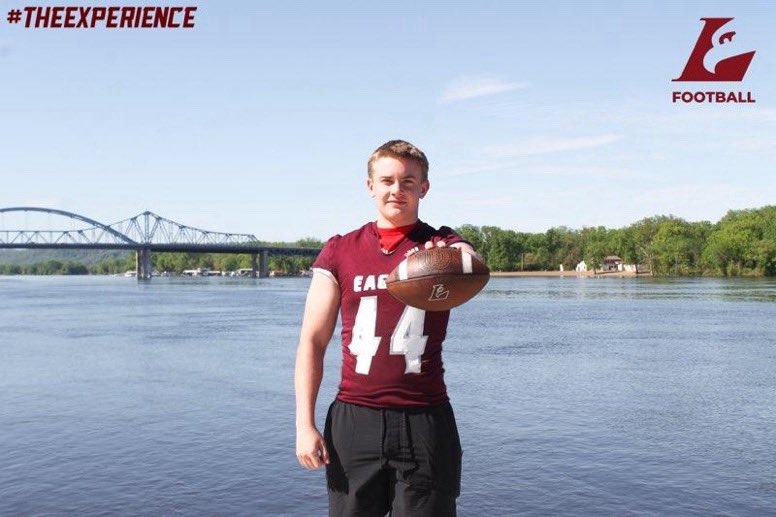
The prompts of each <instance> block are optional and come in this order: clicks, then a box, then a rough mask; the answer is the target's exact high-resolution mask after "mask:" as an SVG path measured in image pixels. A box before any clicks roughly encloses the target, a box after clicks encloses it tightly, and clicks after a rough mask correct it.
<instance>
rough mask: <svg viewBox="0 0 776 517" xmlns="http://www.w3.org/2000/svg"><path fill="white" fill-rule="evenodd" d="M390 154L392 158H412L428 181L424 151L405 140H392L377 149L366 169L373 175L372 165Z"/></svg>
mask: <svg viewBox="0 0 776 517" xmlns="http://www.w3.org/2000/svg"><path fill="white" fill-rule="evenodd" d="M386 156H390V157H391V158H396V159H404V160H410V161H413V162H415V163H417V164H418V165H419V166H420V177H421V179H422V180H423V181H428V159H427V158H426V155H425V154H423V151H421V150H420V149H418V148H417V147H415V146H414V145H412V144H411V143H409V142H407V141H405V140H390V141H388V142H385V143H384V144H383V145H381V146H380V147H378V148H377V149H375V151H374V152H373V153H372V155H371V156H370V157H369V161H368V162H367V166H366V170H367V173H368V174H369V177H370V178H371V177H372V166H373V165H374V163H375V162H376V161H377V160H378V159H379V158H384V157H386Z"/></svg>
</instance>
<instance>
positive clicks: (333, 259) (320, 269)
mask: <svg viewBox="0 0 776 517" xmlns="http://www.w3.org/2000/svg"><path fill="white" fill-rule="evenodd" d="M341 238H342V236H341V235H335V236H334V237H332V238H331V239H329V240H328V241H326V244H324V245H323V249H322V250H321V252H320V253H319V254H318V257H317V258H316V259H315V262H313V265H312V270H313V272H314V273H322V274H324V275H326V276H328V277H329V278H331V279H332V280H333V281H334V283H336V284H339V272H338V268H337V244H339V241H340V239H341Z"/></svg>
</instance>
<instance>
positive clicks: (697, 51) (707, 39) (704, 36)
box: [674, 18, 755, 82]
mask: <svg viewBox="0 0 776 517" xmlns="http://www.w3.org/2000/svg"><path fill="white" fill-rule="evenodd" d="M701 20H702V21H703V22H704V24H703V29H702V30H701V34H700V36H698V41H696V42H695V48H693V50H692V53H691V54H690V58H689V59H688V60H687V64H686V65H685V67H684V71H682V75H681V76H679V78H677V79H674V81H736V82H740V81H742V80H743V79H744V75H745V74H746V71H747V69H748V68H749V63H751V62H752V58H753V57H754V53H755V51H754V50H752V51H751V52H745V53H743V54H738V55H735V56H731V57H727V58H725V59H721V60H720V61H718V62H717V63H716V64H715V65H714V70H713V71H710V70H709V69H708V68H706V66H705V65H704V59H705V58H706V56H707V54H709V52H710V51H711V50H712V49H715V47H716V48H719V46H721V45H725V44H726V43H730V42H732V41H733V37H735V35H736V31H728V32H725V33H724V34H721V35H720V36H718V37H717V38H716V39H715V38H714V35H715V34H716V33H717V31H719V30H720V29H721V28H722V27H724V26H725V25H727V23H728V22H730V21H731V20H733V18H701Z"/></svg>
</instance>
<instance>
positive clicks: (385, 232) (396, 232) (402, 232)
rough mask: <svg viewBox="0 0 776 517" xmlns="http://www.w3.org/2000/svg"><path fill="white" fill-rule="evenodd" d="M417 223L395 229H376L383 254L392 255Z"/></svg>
mask: <svg viewBox="0 0 776 517" xmlns="http://www.w3.org/2000/svg"><path fill="white" fill-rule="evenodd" d="M416 224H418V223H417V222H415V223H412V224H408V225H407V226H397V227H396V228H380V227H378V226H377V225H375V228H377V235H378V237H379V239H380V248H382V250H383V253H393V251H394V250H395V249H396V248H397V247H398V246H399V244H401V241H403V240H404V238H405V237H407V235H409V233H410V232H411V231H412V229H413V228H415V225H416Z"/></svg>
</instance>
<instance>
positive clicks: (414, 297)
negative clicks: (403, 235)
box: [385, 247, 490, 311]
mask: <svg viewBox="0 0 776 517" xmlns="http://www.w3.org/2000/svg"><path fill="white" fill-rule="evenodd" d="M489 279H490V270H489V269H488V266H486V265H485V264H484V263H483V262H482V261H481V260H480V259H478V258H477V257H475V256H474V255H472V254H470V253H467V252H465V251H462V250H461V249H460V248H453V247H443V248H431V249H428V250H421V251H418V252H416V253H413V254H412V255H410V256H409V257H407V258H405V259H404V260H403V261H401V262H400V263H399V265H398V266H396V268H395V269H394V270H393V271H391V273H390V274H389V275H388V279H387V280H386V282H385V285H386V287H387V288H388V292H390V293H391V294H392V295H393V296H394V297H395V298H397V299H399V300H400V301H402V302H404V303H406V304H407V305H411V306H413V307H417V308H418V309H423V310H426V311H447V310H450V309H452V308H453V307H458V306H459V305H461V304H463V303H466V302H468V301H469V300H471V299H472V298H473V297H474V295H476V294H477V293H479V292H480V290H482V288H483V287H485V284H487V283H488V280H489Z"/></svg>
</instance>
